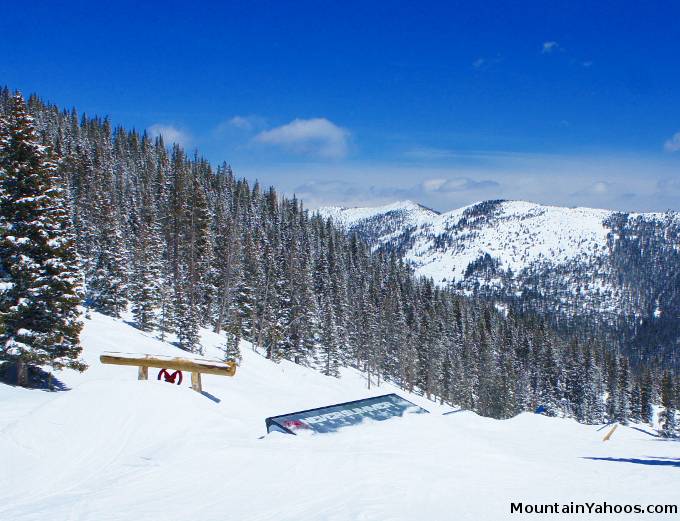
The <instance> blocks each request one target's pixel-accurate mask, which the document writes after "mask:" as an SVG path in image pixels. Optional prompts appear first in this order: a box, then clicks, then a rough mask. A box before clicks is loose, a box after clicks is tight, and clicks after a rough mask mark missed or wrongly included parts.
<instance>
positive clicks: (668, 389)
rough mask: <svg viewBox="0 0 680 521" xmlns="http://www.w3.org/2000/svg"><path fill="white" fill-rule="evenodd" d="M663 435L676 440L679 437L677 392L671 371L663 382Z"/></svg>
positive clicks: (664, 377) (665, 375)
mask: <svg viewBox="0 0 680 521" xmlns="http://www.w3.org/2000/svg"><path fill="white" fill-rule="evenodd" d="M661 406H662V407H663V411H662V412H661V415H660V416H661V417H660V420H661V435H662V436H663V437H664V438H675V437H676V436H677V429H678V421H677V418H676V414H677V410H676V404H675V390H674V386H673V377H672V375H671V373H670V371H666V373H665V374H664V376H663V379H662V381H661Z"/></svg>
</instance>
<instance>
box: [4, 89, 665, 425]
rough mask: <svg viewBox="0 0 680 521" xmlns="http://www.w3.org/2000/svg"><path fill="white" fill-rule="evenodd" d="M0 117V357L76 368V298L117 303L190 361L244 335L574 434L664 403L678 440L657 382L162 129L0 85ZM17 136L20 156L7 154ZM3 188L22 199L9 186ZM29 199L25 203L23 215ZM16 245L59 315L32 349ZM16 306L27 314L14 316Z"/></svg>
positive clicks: (108, 309) (235, 350)
mask: <svg viewBox="0 0 680 521" xmlns="http://www.w3.org/2000/svg"><path fill="white" fill-rule="evenodd" d="M0 114H2V116H3V118H2V121H3V123H2V142H0V147H1V148H0V190H1V192H0V196H1V197H2V201H1V204H0V225H1V226H2V242H1V243H0V255H1V256H0V261H1V262H2V266H1V269H2V271H1V272H0V274H1V275H2V279H3V297H2V300H1V301H0V306H1V308H0V319H1V321H2V326H1V332H0V333H1V336H0V342H2V344H1V345H2V347H1V349H2V351H1V357H2V359H3V360H6V361H10V362H17V361H20V362H22V363H25V364H31V363H34V364H52V365H55V366H56V367H63V366H75V367H76V368H78V367H82V366H81V365H80V362H79V361H78V347H77V334H78V331H79V327H80V325H79V322H78V321H77V319H76V318H75V317H74V305H75V304H77V303H81V302H82V304H83V305H84V306H85V309H86V313H87V312H89V310H94V311H98V312H101V313H104V314H107V315H110V316H114V317H117V316H121V315H122V314H123V313H126V312H127V311H128V310H130V311H131V313H132V317H133V319H134V322H135V324H136V325H137V327H138V328H140V329H142V330H144V331H155V332H156V333H157V335H158V336H159V337H160V338H162V339H167V340H169V341H174V342H176V343H177V345H178V346H179V347H181V348H182V349H185V350H187V351H191V352H197V353H200V352H201V349H202V347H201V344H200V335H199V332H200V328H202V327H209V328H212V329H213V330H214V331H215V332H217V333H223V334H224V335H225V344H224V351H225V357H228V358H232V359H237V360H238V359H239V358H240V351H239V342H240V340H241V339H247V340H250V341H251V342H253V343H254V344H256V345H258V346H262V347H263V348H264V349H265V352H266V356H267V357H268V358H270V359H272V360H274V361H278V360H282V359H286V360H290V361H293V362H295V363H298V364H302V365H305V366H309V367H313V368H315V369H317V370H320V371H322V372H323V373H324V374H327V375H330V376H338V375H339V374H340V368H341V367H344V366H349V367H355V368H357V369H359V370H361V371H363V372H364V373H365V374H366V377H367V380H368V383H369V385H373V384H377V383H379V382H380V381H382V380H389V381H392V382H394V383H396V384H398V385H400V386H402V387H403V388H405V389H409V390H412V391H416V392H421V393H423V394H425V395H427V396H428V397H430V398H432V399H437V400H440V401H441V402H443V403H444V402H445V403H451V404H456V405H460V406H463V407H466V408H468V409H471V410H474V411H476V412H478V413H480V414H483V415H487V416H492V417H495V418H507V417H510V416H513V415H515V414H517V413H519V412H522V411H532V410H536V409H537V408H540V409H541V410H542V411H544V413H545V414H550V415H565V416H570V417H574V418H576V419H577V420H579V421H582V422H585V423H599V422H602V421H607V420H609V421H621V422H627V421H629V420H636V421H651V419H652V414H653V405H654V404H658V403H660V402H663V404H664V409H663V411H664V415H665V416H664V420H663V425H664V429H663V432H664V433H665V434H666V435H668V436H671V435H673V434H674V433H675V432H676V430H677V427H676V425H675V407H676V404H677V403H678V402H677V400H678V396H677V395H678V381H677V378H676V377H674V376H673V375H672V374H670V373H663V372H662V371H661V370H660V369H658V368H656V367H648V368H643V370H639V371H638V370H636V371H631V369H630V367H629V364H628V360H627V358H626V357H624V356H621V355H618V354H616V353H612V352H610V351H609V350H607V349H606V348H605V347H604V346H603V344H601V343H598V342H597V341H596V339H589V340H588V341H583V340H579V339H577V338H576V337H566V336H561V335H558V334H557V333H555V332H554V331H553V330H551V329H550V328H549V327H548V326H547V324H546V323H545V322H543V321H541V320H539V319H538V318H536V317H532V316H530V315H521V314H517V313H514V312H513V311H512V310H511V309H497V308H496V307H495V305H494V303H493V302H487V301H484V300H481V299H471V298H467V297H464V296H461V295H459V294H456V293H454V292H452V291H449V290H446V289H441V288H438V287H436V285H435V284H434V283H433V282H432V281H431V280H428V279H424V278H417V277H414V275H413V273H412V271H411V269H410V268H409V267H408V266H407V265H406V264H405V263H404V262H403V261H402V260H401V259H400V258H399V257H398V256H397V254H396V253H394V252H392V253H388V252H374V251H372V250H371V248H370V247H369V246H368V245H366V244H365V243H364V242H363V241H361V240H360V239H359V238H358V237H357V236H356V235H353V236H347V235H346V234H345V233H344V232H343V231H342V230H341V229H340V228H337V227H335V226H334V225H333V223H332V222H331V221H329V220H324V219H322V218H321V217H320V216H318V215H316V214H314V213H313V212H309V211H307V210H306V209H304V206H303V204H302V202H301V201H299V200H298V199H297V198H295V197H282V196H280V195H279V194H277V192H276V190H275V189H274V188H272V187H269V188H263V187H261V186H260V184H259V183H258V182H254V183H252V184H251V183H249V182H248V181H246V180H245V179H239V178H237V177H236V176H235V175H234V174H233V172H232V170H231V168H230V167H229V166H228V165H227V164H222V165H220V166H219V167H217V168H213V167H212V166H211V164H210V163H209V162H208V161H207V160H205V159H204V158H202V157H201V156H199V155H198V153H194V154H192V155H189V154H187V153H186V152H185V151H184V150H183V149H182V147H180V146H179V145H177V144H174V145H172V146H170V147H168V146H166V143H164V141H163V139H162V137H160V136H159V137H152V136H149V135H148V134H146V133H139V132H136V131H128V130H125V129H123V128H120V127H117V128H112V127H111V125H110V123H109V121H108V120H107V119H105V118H104V119H102V118H98V117H86V116H85V115H83V116H79V115H78V113H77V112H76V111H75V110H71V111H62V110H60V109H59V108H57V107H55V106H53V105H50V104H46V103H44V102H42V101H41V100H40V99H38V98H37V97H35V96H33V97H31V98H29V100H28V102H27V103H25V102H24V100H23V98H22V97H21V96H20V95H18V94H17V95H12V94H11V93H10V92H9V90H8V89H6V88H5V89H3V90H0ZM19 127H21V129H19ZM19 142H21V143H23V144H22V145H21V146H23V147H24V148H26V150H28V151H29V152H30V153H32V154H33V155H34V157H35V158H36V159H32V160H31V161H33V162H30V161H29V162H26V160H25V158H24V156H20V155H17V154H18V153H17V152H16V150H15V149H16V147H18V146H19V145H18V143H19ZM29 152H26V154H29ZM29 155H30V154H29ZM17 165H22V166H21V168H18V167H17ZM35 172H37V173H35ZM33 178H35V180H34V179H33ZM38 178H39V179H38ZM17 180H19V182H20V184H21V183H23V184H26V185H31V186H32V188H31V190H32V191H31V190H28V191H24V192H21V191H17V189H16V184H17ZM41 183H42V184H41ZM29 192H30V194H32V195H30V196H29V195H27V194H29ZM48 192H49V193H52V194H53V198H52V199H51V200H50V199H44V200H43V199H40V197H42V196H41V195H40V194H42V193H48ZM27 197H29V198H31V197H33V198H38V199H40V200H41V201H42V202H41V203H40V205H38V206H40V208H34V209H31V208H28V207H27V209H26V210H25V212H24V213H22V214H21V215H20V214H19V213H17V211H18V210H17V209H16V208H17V207H18V206H21V205H25V204H26V198H27ZM36 200H37V199H36ZM36 204H37V203H36ZM17 205H18V206H17ZM22 208H23V207H22ZM12 212H14V213H12ZM31 212H36V214H40V212H43V213H44V215H46V216H51V217H49V218H50V219H52V220H53V221H54V223H55V224H54V225H51V228H50V230H51V231H50V233H48V234H47V235H45V234H42V231H40V230H33V229H32V228H31V227H32V226H33V225H34V224H35V219H33V217H34V215H33V214H31ZM50 212H51V213H50ZM41 215H42V214H41ZM45 218H46V219H47V217H45ZM19 222H21V223H22V224H21V226H19ZM41 234H42V235H41ZM22 248H24V249H26V248H28V249H30V255H32V256H33V257H35V258H37V259H38V260H37V261H36V262H35V263H34V264H36V266H37V267H36V268H35V269H36V272H39V271H40V269H42V268H41V266H49V267H50V269H52V270H53V271H55V270H56V272H58V273H55V277H57V278H58V279H59V277H61V278H60V279H59V281H58V282H54V284H55V285H56V286H58V287H59V288H60V289H59V290H55V291H54V299H56V300H55V302H56V301H59V302H60V303H59V304H56V303H55V304H54V306H51V307H50V310H51V311H50V313H52V315H51V318H50V320H52V319H53V318H54V317H59V320H61V321H62V322H59V321H55V322H54V324H56V326H54V327H52V328H51V329H50V328H49V327H48V328H46V329H48V330H50V331H51V332H50V333H49V334H47V333H45V334H46V336H45V337H44V338H43V339H41V340H40V342H38V341H37V340H36V341H35V342H33V337H32V336H31V335H28V336H27V335H26V333H25V332H26V331H39V327H38V326H35V327H33V326H31V327H27V325H30V324H33V322H35V323H36V324H43V326H44V324H46V323H47V322H46V319H45V318H44V317H43V316H42V315H41V313H44V311H43V310H42V309H40V310H38V309H37V308H38V307H40V306H41V305H42V304H40V303H41V302H44V301H46V299H47V298H48V297H47V296H45V295H47V293H44V294H43V293H35V292H34V290H33V288H32V286H31V284H34V285H38V286H39V285H40V284H43V283H44V282H45V281H44V280H43V279H41V275H40V273H38V274H37V275H35V277H34V279H35V280H34V279H31V280H32V281H33V282H31V283H30V284H29V283H24V282H22V283H21V284H19V283H18V282H17V281H19V280H23V279H21V277H22V275H20V273H23V271H22V269H23V268H21V267H17V262H24V261H25V258H24V257H26V256H27V255H24V253H25V251H24V250H23V249H22ZM43 250H44V252H43V253H40V254H38V251H41V252H42V251H43ZM26 251H27V250H26ZM22 252H23V253H22ZM22 255H23V257H22ZM30 255H28V256H29V257H30ZM41 255H42V256H41ZM60 255H61V259H62V260H61V261H59V262H56V261H53V259H55V258H60V257H59V256H60ZM17 259H20V260H17ZM24 271H25V270H24ZM57 275H58V276H57ZM36 281H37V282H36ZM66 282H68V283H66ZM59 284H61V286H59ZM43 286H44V284H43ZM32 292H33V293H32ZM26 295H29V296H31V295H32V297H31V298H33V300H34V301H35V302H36V305H35V306H34V307H30V306H29V307H27V308H25V309H24V308H22V307H21V306H19V307H17V302H20V301H21V302H25V300H22V299H24V298H25V296H26ZM50 295H52V294H50ZM50 298H52V297H51V296H50ZM59 299H62V300H59ZM81 299H82V300H81ZM29 300H30V299H29ZM59 313H62V315H59ZM16 316H20V318H21V320H18V319H16V318H14V317H16ZM22 321H23V322H22ZM41 327H42V326H41ZM55 335H56V338H55ZM36 338H37V337H36ZM18 345H21V346H23V347H21V348H19V349H17V346H18ZM40 346H48V347H47V348H43V347H40ZM41 350H42V351H41ZM38 352H40V353H42V355H41V356H37V355H36V356H34V355H35V353H38ZM43 355H44V356H43Z"/></svg>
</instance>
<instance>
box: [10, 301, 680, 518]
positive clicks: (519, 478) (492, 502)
mask: <svg viewBox="0 0 680 521" xmlns="http://www.w3.org/2000/svg"><path fill="white" fill-rule="evenodd" d="M128 318H129V317H128ZM85 322H86V324H85V329H84V331H83V334H82V341H83V346H84V350H83V356H84V358H85V360H86V361H87V363H88V364H89V365H90V368H89V369H88V370H87V371H86V372H84V373H82V374H80V373H76V372H74V371H72V370H64V371H60V372H57V374H56V378H57V379H58V381H59V382H60V383H61V384H63V386H64V387H65V388H67V389H68V390H62V391H58V392H46V391H42V390H37V389H24V388H19V387H12V386H9V385H4V384H0V461H1V462H2V464H0V519H3V520H10V519H11V520H12V521H38V520H45V519H54V520H66V519H69V520H73V521H114V520H115V521H147V520H156V519H169V520H173V521H175V520H187V519H192V520H193V519H195V520H201V521H218V520H219V521H223V520H227V519H234V520H242V521H249V520H252V521H254V520H259V521H265V520H274V519H276V520H291V521H292V520H296V521H314V520H338V521H344V520H353V519H363V520H366V521H378V520H380V521H382V520H385V519H391V520H395V521H398V520H414V519H462V520H466V519H470V520H472V519H474V520H481V521H485V520H498V519H514V518H516V517H517V514H514V515H511V514H510V503H511V502H515V503H519V502H523V503H524V505H525V506H526V505H535V504H547V503H550V504H553V503H555V502H559V503H561V504H564V505H566V506H568V505H569V504H570V502H577V503H584V502H586V501H588V502H595V503H596V504H598V505H601V503H602V502H603V501H607V503H608V504H610V505H626V504H639V505H642V506H643V507H645V508H646V506H647V505H650V504H660V505H664V504H673V503H676V502H677V501H676V500H677V489H678V475H677V471H678V469H677V467H678V461H677V447H676V445H677V443H674V442H672V441H667V442H663V441H661V440H660V439H659V438H656V437H654V435H653V433H650V431H651V429H650V428H649V426H645V425H632V426H630V427H624V426H622V427H620V428H619V429H618V430H617V431H616V432H615V433H614V436H613V437H612V439H611V440H610V441H608V442H607V443H603V442H602V437H603V436H604V434H605V432H606V431H605V430H603V428H602V426H599V425H582V424H578V423H576V422H575V421H573V420H568V419H561V418H548V417H546V416H541V415H535V414H528V413H525V414H521V415H519V416H517V417H515V418H512V419H510V420H493V419H490V418H483V417H480V416H477V415H476V414H474V413H471V412H469V411H463V410H459V409H452V408H451V407H448V406H442V405H439V404H435V403H433V402H430V401H427V400H425V399H424V398H423V397H421V396H416V395H413V394H409V393H405V392H403V391H401V390H398V389H395V388H394V387H393V386H391V385H389V384H384V383H383V384H382V385H381V387H379V388H378V387H375V386H373V387H372V388H371V390H368V389H367V388H366V381H365V379H364V377H363V375H362V374H360V373H358V372H356V371H353V370H350V369H346V370H344V372H343V375H342V378H340V379H337V378H332V377H327V376H324V375H322V374H320V373H318V372H316V371H313V370H312V369H309V368H305V367H302V366H299V365H296V364H293V363H291V362H287V361H283V362H281V363H280V364H275V363H273V362H271V361H269V360H267V359H265V358H264V357H263V356H262V355H261V354H259V353H258V352H256V351H255V350H253V349H252V347H251V346H250V344H247V343H245V342H244V343H243V344H242V345H241V347H242V350H243V362H242V364H241V366H240V367H239V368H238V370H237V372H236V375H235V376H234V377H233V378H225V377H221V376H213V375H205V376H204V380H203V385H204V389H205V392H204V393H203V394H199V393H196V392H194V391H192V390H191V389H190V387H189V386H190V384H189V382H188V380H189V379H188V378H185V379H184V382H183V384H182V386H177V385H169V384H167V383H164V382H159V381H156V380H155V374H154V375H153V376H154V378H151V379H150V380H148V381H138V380H137V369H136V368H135V367H121V366H111V365H102V364H101V363H99V355H100V354H101V353H102V352H104V351H109V350H113V351H117V350H120V349H124V350H125V351H129V352H134V353H140V354H141V353H145V354H162V355H169V356H190V355H188V354H187V353H186V352H185V351H182V350H180V349H179V348H177V347H176V346H174V345H172V344H170V343H168V342H161V341H159V340H157V339H156V338H154V336H153V335H151V334H148V333H143V332H141V331H139V330H138V329H136V328H134V327H132V326H131V325H129V324H128V323H126V322H125V321H123V320H119V319H113V318H110V317H106V316H104V315H100V314H98V313H92V318H91V320H86V321H85ZM201 336H202V339H201V343H202V345H203V346H204V347H205V349H206V353H205V356H207V357H216V356H218V355H219V354H220V351H219V349H218V346H219V345H220V344H221V343H223V342H224V338H225V337H223V336H219V335H216V334H215V333H212V332H210V331H207V330H203V331H202V333H201ZM150 376H151V375H150ZM390 392H398V393H399V394H401V395H403V396H404V397H405V398H407V399H409V400H411V401H413V402H414V403H418V404H419V405H422V406H424V407H426V408H427V409H428V410H430V414H414V415H407V416H405V417H403V418H395V419H392V420H389V421H383V422H366V423H365V424H364V425H361V426H358V427H347V428H345V429H341V430H340V431H339V432H337V433H334V434H325V435H323V434H320V435H310V436H303V435H300V436H291V435H286V434H280V433H273V434H270V435H266V436H265V424H264V419H265V418H266V417H267V416H271V415H275V414H281V413H286V412H290V411H295V410H300V409H307V408H310V407H316V406H322V405H328V404H332V403H338V402H344V401H348V400H353V399H357V398H363V397H367V396H371V395H378V394H384V393H390ZM650 434H651V435H650ZM556 477H557V478H558V479H557V481H556ZM452 491H453V494H452ZM593 515H594V514H593ZM594 516H595V515H594ZM675 516H677V514H675ZM520 517H521V516H520ZM595 517H597V516H595ZM600 517H601V516H600ZM671 518H674V517H673V515H672V514H670V513H668V514H665V515H664V514H661V515H657V516H655V517H654V519H671Z"/></svg>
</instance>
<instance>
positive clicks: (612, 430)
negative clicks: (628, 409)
mask: <svg viewBox="0 0 680 521" xmlns="http://www.w3.org/2000/svg"><path fill="white" fill-rule="evenodd" d="M618 426H619V424H618V423H615V424H614V426H613V427H612V428H611V430H610V431H609V432H608V433H607V435H606V436H605V437H604V438H602V441H609V438H611V437H612V434H614V431H615V430H616V428H617V427H618Z"/></svg>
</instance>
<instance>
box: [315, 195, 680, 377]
mask: <svg viewBox="0 0 680 521" xmlns="http://www.w3.org/2000/svg"><path fill="white" fill-rule="evenodd" d="M319 212H320V213H321V215H323V216H326V217H331V218H332V219H333V220H334V221H336V222H338V223H339V224H340V225H341V226H343V227H344V228H345V229H347V230H348V231H350V232H358V233H359V234H360V235H362V236H363V237H364V238H365V239H366V240H368V241H369V243H371V244H372V245H373V246H374V247H375V248H383V249H386V250H390V251H396V252H398V253H399V254H400V255H401V256H402V257H403V258H405V259H407V260H408V261H409V262H410V263H411V264H412V265H413V267H414V269H415V271H416V273H417V274H419V275H423V276H427V277H431V278H432V279H433V280H434V281H435V282H436V283H438V284H440V285H442V286H452V287H453V288H456V289H458V290H460V291H463V292H466V293H472V292H475V293H479V294H483V295H487V296H491V297H493V298H498V299H501V300H516V301H519V303H520V305H521V307H522V308H524V309H530V310H536V311H538V312H540V313H547V314H549V315H552V316H553V317H556V318H558V319H559V320H556V322H565V319H566V320H572V317H576V319H577V320H579V321H580V322H579V326H577V327H581V326H582V325H583V324H584V323H585V324H589V325H590V326H593V328H605V329H606V330H607V332H608V334H611V331H610V330H611V328H618V329H616V331H614V334H613V338H618V339H619V341H620V342H621V345H622V347H623V348H624V349H626V348H627V346H632V345H634V344H638V347H636V348H631V352H634V353H636V356H640V357H642V358H644V357H646V356H654V357H657V356H658V357H660V358H661V359H665V360H666V361H667V362H668V363H670V364H678V360H680V356H679V355H678V353H677V352H676V351H677V347H676V346H677V345H678V340H680V339H678V335H677V331H678V327H679V325H680V323H679V322H678V317H680V286H678V284H677V280H678V275H679V274H680V214H678V213H676V212H667V213H647V214H644V213H640V214H635V213H620V212H612V211H607V210H597V209H591V208H561V207H555V206H545V205H540V204H535V203H529V202H524V201H500V200H497V201H485V202H481V203H477V204H473V205H470V206H467V207H464V208H460V209H457V210H453V211H450V212H446V213H443V214H437V213H436V212H432V211H424V210H422V209H421V208H420V207H419V206H418V205H416V204H415V203H412V202H409V201H406V202H400V203H395V204H394V205H390V206H386V207H377V208H373V209H371V208H345V209H338V208H326V209H321V210H319ZM394 216H396V217H394ZM622 324H628V326H625V327H624V326H622ZM607 328H608V329H607Z"/></svg>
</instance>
